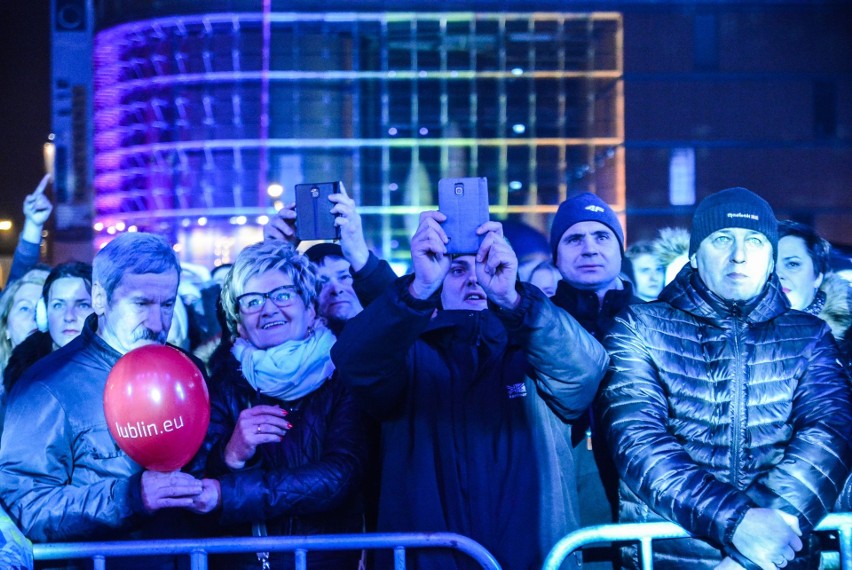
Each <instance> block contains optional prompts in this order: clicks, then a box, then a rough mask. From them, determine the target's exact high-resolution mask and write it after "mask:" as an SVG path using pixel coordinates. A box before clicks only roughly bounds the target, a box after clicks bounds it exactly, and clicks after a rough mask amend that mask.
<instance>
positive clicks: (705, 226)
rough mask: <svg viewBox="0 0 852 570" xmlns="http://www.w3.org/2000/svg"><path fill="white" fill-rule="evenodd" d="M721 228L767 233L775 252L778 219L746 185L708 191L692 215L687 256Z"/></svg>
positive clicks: (693, 252) (770, 207)
mask: <svg viewBox="0 0 852 570" xmlns="http://www.w3.org/2000/svg"><path fill="white" fill-rule="evenodd" d="M723 228H745V229H747V230H754V231H756V232H760V233H762V234H763V235H765V236H766V239H768V240H769V243H771V244H772V254H773V255H777V253H778V221H777V220H776V219H775V212H773V211H772V206H770V205H769V203H768V202H767V201H766V200H764V199H763V198H761V197H760V196H758V195H757V194H755V193H754V192H752V191H751V190H748V189H746V188H740V187H736V188H727V189H725V190H722V191H720V192H716V193H715V194H710V195H709V196H707V197H706V198H704V199H703V200H701V203H700V204H698V207H697V208H696V209H695V214H693V216H692V233H691V235H690V237H689V257H692V256H693V255H694V254H695V252H696V251H698V247H699V246H700V245H701V242H702V241H704V238H706V237H707V236H709V235H710V234H712V233H713V232H715V231H719V230H721V229H723Z"/></svg>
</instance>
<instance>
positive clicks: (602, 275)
mask: <svg viewBox="0 0 852 570" xmlns="http://www.w3.org/2000/svg"><path fill="white" fill-rule="evenodd" d="M556 268H557V269H559V273H561V274H562V278H563V279H564V280H565V281H567V282H568V284H569V285H571V286H572V287H576V288H577V289H583V290H590V291H596V292H599V291H608V290H609V289H612V288H613V287H615V286H616V284H617V283H618V281H617V280H618V274H619V273H621V246H620V245H619V243H618V238H616V237H615V234H614V233H613V232H612V230H611V229H609V228H608V227H607V226H605V225H604V224H602V223H600V222H577V223H576V224H574V225H573V226H571V227H570V228H568V229H567V230H565V233H564V234H562V237H561V238H560V240H559V244H558V245H557V247H556Z"/></svg>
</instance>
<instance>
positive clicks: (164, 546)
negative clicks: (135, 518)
mask: <svg viewBox="0 0 852 570" xmlns="http://www.w3.org/2000/svg"><path fill="white" fill-rule="evenodd" d="M406 548H427V549H428V548H453V549H455V550H458V551H460V552H462V553H464V554H466V555H467V556H469V557H471V558H472V559H473V560H474V561H476V562H477V563H479V565H480V566H481V567H482V568H483V570H501V567H500V564H499V563H498V562H497V560H496V559H495V558H494V556H493V555H492V554H491V553H490V552H488V551H487V550H486V549H485V548H484V547H483V546H482V545H481V544H479V543H478V542H476V541H474V540H472V539H470V538H468V537H466V536H462V535H460V534H455V533H449V532H436V533H373V534H333V535H313V536H272V537H242V538H204V539H171V540H144V541H117V542H71V543H47V544H35V545H33V556H34V558H35V560H67V559H82V558H90V559H92V560H93V561H94V564H95V570H104V569H105V562H104V559H105V558H108V557H111V556H115V557H126V556H153V555H172V556H180V555H184V556H186V555H188V556H190V560H191V563H192V570H206V568H207V557H208V556H209V555H211V554H223V553H253V552H262V551H275V552H286V551H290V552H294V553H296V552H297V551H299V550H303V551H309V550H362V549H393V550H394V562H395V567H396V569H397V570H404V569H405V550H406ZM297 556H298V554H297ZM400 562H401V565H400ZM99 564H100V565H99ZM302 567H303V568H304V566H302Z"/></svg>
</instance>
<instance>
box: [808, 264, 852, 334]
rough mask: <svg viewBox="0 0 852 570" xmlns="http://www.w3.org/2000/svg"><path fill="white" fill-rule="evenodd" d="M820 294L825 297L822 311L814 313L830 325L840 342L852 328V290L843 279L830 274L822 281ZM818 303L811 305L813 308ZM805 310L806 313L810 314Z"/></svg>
mask: <svg viewBox="0 0 852 570" xmlns="http://www.w3.org/2000/svg"><path fill="white" fill-rule="evenodd" d="M819 292H821V293H823V295H824V296H825V297H824V298H825V302H824V303H823V305H822V309H821V310H819V311H818V312H816V313H814V314H816V316H818V317H819V318H821V319H822V320H824V321H825V322H826V323H828V326H829V328H831V332H832V334H834V338H836V339H838V340H840V339H841V338H843V335H844V333H846V331H847V330H848V329H849V327H850V326H852V298H851V297H850V296H852V289H850V284H849V283H848V282H847V281H846V280H845V279H843V278H842V277H840V276H838V275H835V274H834V273H829V274H827V275H826V276H825V278H824V279H823V281H822V285H820V287H819ZM819 292H818V294H819ZM815 303H816V299H815V300H814V303H811V307H813V306H814V304H815ZM808 309H810V307H808V308H807V309H805V311H806V312H810V311H809V310H808Z"/></svg>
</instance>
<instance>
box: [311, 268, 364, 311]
mask: <svg viewBox="0 0 852 570" xmlns="http://www.w3.org/2000/svg"><path fill="white" fill-rule="evenodd" d="M317 278H318V280H319V283H320V285H321V287H322V288H321V289H320V292H319V299H318V303H319V314H320V316H321V317H325V318H326V319H329V320H336V321H347V320H349V319H351V318H352V317H354V316H355V315H357V314H358V313H360V312H361V311H362V310H363V309H364V307H362V306H361V302H360V301H359V300H358V296H357V295H356V294H355V290H354V289H353V288H352V274H351V273H350V272H349V262H348V261H346V260H345V259H343V258H341V257H332V256H328V257H325V258H323V260H322V263H320V264H319V265H317Z"/></svg>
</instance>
